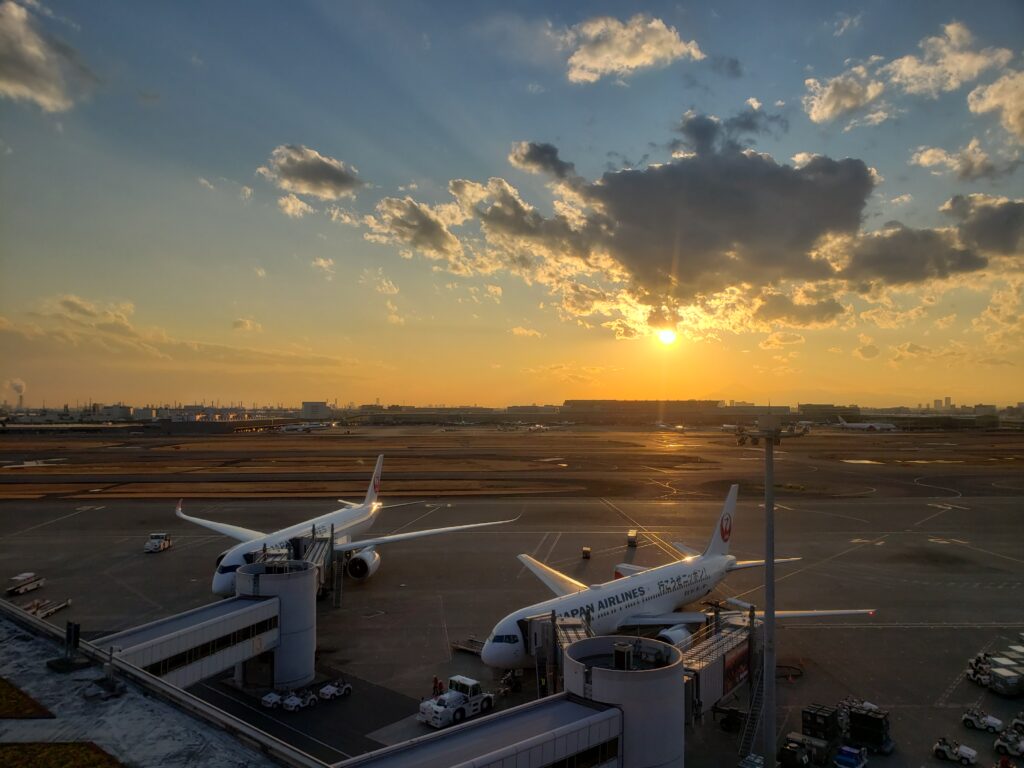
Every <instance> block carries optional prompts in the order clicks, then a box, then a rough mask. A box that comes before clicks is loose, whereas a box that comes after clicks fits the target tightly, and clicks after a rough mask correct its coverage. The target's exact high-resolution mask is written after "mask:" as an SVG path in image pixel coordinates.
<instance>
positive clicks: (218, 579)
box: [213, 573, 235, 597]
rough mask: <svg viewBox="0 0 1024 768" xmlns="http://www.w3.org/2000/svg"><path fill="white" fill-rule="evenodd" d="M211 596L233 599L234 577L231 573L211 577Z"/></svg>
mask: <svg viewBox="0 0 1024 768" xmlns="http://www.w3.org/2000/svg"><path fill="white" fill-rule="evenodd" d="M213 594H215V595H221V596H223V597H233V596H234V594H235V576H234V574H232V573H218V574H216V575H215V576H214V577H213Z"/></svg>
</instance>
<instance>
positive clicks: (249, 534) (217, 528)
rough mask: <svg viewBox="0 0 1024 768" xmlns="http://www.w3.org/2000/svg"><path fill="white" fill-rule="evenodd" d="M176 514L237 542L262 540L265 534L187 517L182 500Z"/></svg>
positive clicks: (179, 501)
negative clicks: (183, 510) (182, 507)
mask: <svg viewBox="0 0 1024 768" xmlns="http://www.w3.org/2000/svg"><path fill="white" fill-rule="evenodd" d="M174 514H176V515H177V516H178V517H180V518H181V519H182V520H188V522H190V523H195V524H196V525H201V526H203V528H208V529H210V530H211V531H214V532H215V533H219V534H221V535H222V536H230V537H231V538H232V539H235V540H237V541H252V540H253V539H259V538H262V537H263V536H264V535H265V534H264V533H262V532H261V531H253V530H250V529H249V528H242V527H240V526H237V525H231V524H230V523H218V522H216V521H214V520H203V519H202V518H200V517H192V516H191V515H186V514H185V513H184V512H182V511H181V499H178V507H177V509H175V510H174Z"/></svg>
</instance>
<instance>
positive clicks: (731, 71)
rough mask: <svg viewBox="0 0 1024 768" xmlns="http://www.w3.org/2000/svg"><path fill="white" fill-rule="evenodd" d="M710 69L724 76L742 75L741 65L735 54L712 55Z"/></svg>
mask: <svg viewBox="0 0 1024 768" xmlns="http://www.w3.org/2000/svg"><path fill="white" fill-rule="evenodd" d="M711 69H712V70H713V71H715V72H717V73H718V74H720V75H725V76H726V77H743V65H742V64H741V63H740V60H739V59H737V58H736V57H735V56H712V57H711Z"/></svg>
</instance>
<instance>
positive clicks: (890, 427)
mask: <svg viewBox="0 0 1024 768" xmlns="http://www.w3.org/2000/svg"><path fill="white" fill-rule="evenodd" d="M839 428H840V429H857V430H860V431H862V432H895V431H896V425H895V424H889V423H887V422H884V421H859V422H857V423H855V424H851V423H850V422H848V421H847V420H846V419H844V418H843V417H842V416H840V417H839Z"/></svg>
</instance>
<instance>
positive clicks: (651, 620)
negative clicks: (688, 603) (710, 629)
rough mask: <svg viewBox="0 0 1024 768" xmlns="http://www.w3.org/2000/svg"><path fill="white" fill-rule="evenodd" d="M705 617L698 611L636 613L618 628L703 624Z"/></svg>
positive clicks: (624, 620) (627, 617)
mask: <svg viewBox="0 0 1024 768" xmlns="http://www.w3.org/2000/svg"><path fill="white" fill-rule="evenodd" d="M707 618H708V617H707V616H706V615H704V614H703V613H701V612H700V611H674V612H672V613H657V614H655V613H636V614H633V615H632V616H626V617H625V618H624V619H623V620H622V621H620V622H619V626H620V627H672V626H675V625H676V624H703V623H704V622H705V621H707Z"/></svg>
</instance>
